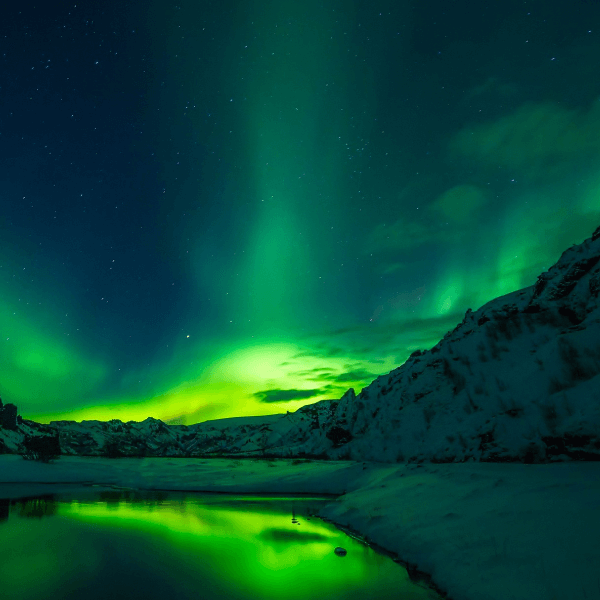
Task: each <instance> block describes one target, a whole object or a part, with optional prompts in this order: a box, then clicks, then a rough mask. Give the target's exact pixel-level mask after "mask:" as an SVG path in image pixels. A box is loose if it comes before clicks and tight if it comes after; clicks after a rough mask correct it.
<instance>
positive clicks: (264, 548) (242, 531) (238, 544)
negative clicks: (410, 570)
mask: <svg viewBox="0 0 600 600" xmlns="http://www.w3.org/2000/svg"><path fill="white" fill-rule="evenodd" d="M328 501H330V500H323V499H305V498H302V499H297V498H271V499H269V498H251V497H232V496H225V497H224V496H216V495H213V496H206V495H193V494H174V493H168V494H167V493H149V492H148V493H141V492H131V491H130V492H122V491H108V492H102V493H95V494H87V495H83V496H82V495H81V494H80V495H78V496H77V497H69V496H67V495H59V496H46V497H42V498H35V499H28V500H19V501H14V500H13V501H10V502H9V501H6V500H4V501H2V500H0V598H3V599H7V600H34V599H35V600H82V599H83V600H95V599H98V600H100V599H102V600H104V599H106V598H111V599H116V600H119V599H127V600H134V599H137V598H140V599H142V598H143V599H144V600H153V599H161V600H164V599H170V598H174V599H177V600H187V599H188V598H189V599H191V598H194V600H197V599H198V598H202V599H203V600H213V599H215V600H216V599H225V598H226V599H228V600H229V599H231V600H237V599H244V600H246V599H258V600H260V599H265V600H270V599H273V600H275V599H277V600H283V599H285V600H305V599H306V600H308V599H310V600H315V599H321V598H323V599H331V600H342V599H344V600H350V599H356V600H359V599H360V600H365V599H369V598H373V599H375V598H376V599H377V600H387V599H392V598H393V599H395V600H399V599H402V600H425V599H428V600H432V599H433V598H439V596H437V595H436V594H435V593H433V592H432V591H430V590H426V589H424V588H422V587H419V586H418V585H416V584H414V583H413V582H411V581H410V579H409V577H408V574H407V572H406V570H405V569H404V568H403V567H402V566H400V565H397V564H396V563H394V562H393V561H392V560H391V559H390V558H388V557H387V556H383V555H381V554H378V553H376V552H375V551H374V550H372V549H371V548H369V547H368V546H365V545H364V544H362V543H361V542H359V541H357V540H355V539H353V538H351V537H348V536H347V535H346V534H344V533H343V532H341V531H340V530H338V529H336V528H335V527H334V526H332V525H330V524H328V523H325V522H323V521H321V520H319V519H317V518H315V517H312V516H311V515H312V514H314V513H315V512H316V511H317V510H318V509H319V507H320V506H322V504H323V503H324V502H328ZM336 547H343V548H345V549H346V550H347V554H346V555H345V556H337V555H336V554H335V552H334V550H335V548H336Z"/></svg>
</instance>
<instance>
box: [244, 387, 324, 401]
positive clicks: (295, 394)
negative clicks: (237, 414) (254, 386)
mask: <svg viewBox="0 0 600 600" xmlns="http://www.w3.org/2000/svg"><path fill="white" fill-rule="evenodd" d="M325 391H326V390H323V389H319V390H294V389H291V390H277V389H276V390H263V391H262V392H255V393H254V394H252V395H253V396H254V397H255V398H256V399H257V400H258V401H259V402H292V401H294V400H306V399H307V398H314V397H316V396H321V395H322V394H323V393H325Z"/></svg>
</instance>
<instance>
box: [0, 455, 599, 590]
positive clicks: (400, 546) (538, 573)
mask: <svg viewBox="0 0 600 600" xmlns="http://www.w3.org/2000/svg"><path fill="white" fill-rule="evenodd" d="M51 483H60V484H62V485H61V486H59V487H56V488H55V486H48V485H47V484H51ZM91 483H93V484H105V485H114V486H122V487H129V488H136V489H156V490H185V491H206V492H230V493H232V492H234V493H264V494H269V493H273V494H334V495H338V494H340V496H339V497H337V498H336V499H335V500H333V499H332V502H331V503H329V504H327V506H326V507H325V508H324V509H323V510H322V511H321V516H323V517H324V518H327V519H328V520H331V521H332V522H334V523H336V524H338V525H340V526H343V527H348V528H350V529H352V530H354V531H357V532H359V533H360V534H361V535H363V536H364V537H365V538H366V539H368V540H369V541H371V542H373V543H375V544H377V545H379V546H381V547H382V548H385V549H387V550H388V551H390V552H392V553H394V554H396V555H397V556H398V557H399V559H400V560H401V561H403V562H405V563H408V564H410V565H411V566H413V567H415V568H416V569H418V570H419V571H423V572H425V573H428V574H430V575H431V577H432V579H433V582H434V583H435V584H436V585H437V586H438V587H439V588H440V589H442V590H444V591H445V592H447V593H448V595H449V597H450V598H452V600H521V599H523V600H553V599H554V598H556V599H557V600H559V599H560V600H568V599H570V598H573V599H575V598H577V599H578V600H580V599H583V598H588V599H592V598H600V575H598V573H599V572H600V568H599V567H600V463H599V462H567V463H555V464H541V465H524V464H514V463H513V464H498V463H496V464H494V463H462V464H429V463H424V464H422V465H393V464H384V463H362V462H350V461H340V462H334V461H322V462H321V461H315V462H299V461H291V460H282V461H259V460H239V461H234V460H225V459H224V460H220V459H207V460H197V459H170V458H163V459H157V458H146V459H119V460H111V459H102V458H82V457H62V458H61V459H60V460H59V461H57V462H56V463H54V464H40V463H32V462H27V461H24V460H22V459H21V457H19V456H12V455H4V456H0V498H11V497H12V498H14V497H19V496H20V497H22V496H23V495H27V494H29V493H32V494H39V493H40V491H39V490H40V489H47V490H48V491H60V490H61V489H63V490H65V489H68V488H69V487H70V486H71V485H74V484H91ZM39 484H44V485H42V486H41V485H39ZM28 490H29V491H28Z"/></svg>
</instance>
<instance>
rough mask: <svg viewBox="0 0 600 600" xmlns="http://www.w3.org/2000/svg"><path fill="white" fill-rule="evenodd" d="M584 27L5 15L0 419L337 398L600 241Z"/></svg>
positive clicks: (293, 11)
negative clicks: (566, 254) (3, 407)
mask: <svg viewBox="0 0 600 600" xmlns="http://www.w3.org/2000/svg"><path fill="white" fill-rule="evenodd" d="M599 17H600V5H599V4H598V3H594V2H583V1H581V2H576V3H575V4H569V5H567V4H565V3H562V2H546V1H545V2H542V1H535V0H534V1H531V2H510V1H509V2H502V3H500V2H497V3H491V5H484V4H477V3H475V4H474V3H472V2H425V3H418V4H417V5H416V6H412V5H411V4H410V3H403V2H396V1H394V2H392V1H391V0H382V1H381V2H375V3H373V2H368V3H367V2H361V1H358V0H356V1H351V2H348V1H344V2H341V1H337V2H336V1H325V2H317V1H316V0H307V1H306V2H302V3H300V2H293V1H291V0H285V1H277V2H275V1H259V0H256V1H253V2H232V1H228V0H225V1H220V2H185V1H184V2H181V3H179V4H170V3H165V2H161V1H155V2H150V3H148V2H125V3H124V2H119V3H117V2H111V1H108V2H103V3H102V4H98V3H91V2H77V4H74V3H67V2H54V3H52V5H51V6H49V5H47V4H43V5H37V4H36V3H32V2H25V3H24V4H23V3H22V4H19V5H18V6H17V5H15V6H12V7H9V8H6V9H5V10H4V14H3V19H2V23H1V24H0V45H1V49H0V97H1V100H2V109H1V111H0V158H1V162H0V176H1V178H2V187H1V188H0V235H1V240H2V241H1V245H0V334H1V337H0V364H1V365H2V366H1V370H0V393H1V394H2V397H3V399H4V400H5V401H13V402H16V403H17V404H18V405H19V407H20V409H21V412H22V413H23V414H24V416H28V417H32V418H38V419H41V420H44V419H49V418H55V417H57V416H62V417H73V418H113V417H116V418H123V419H130V418H131V419H141V418H144V417H145V416H149V415H152V416H155V417H159V418H163V419H167V420H169V419H170V420H179V421H181V422H194V421H198V420H203V419H205V418H212V417H218V416H231V415H236V414H258V413H267V412H281V411H284V410H286V409H291V410H293V409H295V408H298V407H299V406H301V405H302V404H305V403H307V402H311V401H314V400H316V399H320V398H330V397H333V398H335V397H339V396H340V395H341V394H342V393H343V391H344V390H345V388H347V387H348V386H350V385H352V386H354V387H357V388H360V387H361V386H362V385H365V384H367V383H368V382H369V381H370V380H371V379H372V378H373V377H374V376H375V375H377V374H379V373H382V372H386V371H388V370H390V369H391V368H393V367H394V366H397V365H398V364H400V363H401V362H402V361H403V360H404V359H405V358H406V356H407V355H408V354H409V353H410V352H411V351H412V350H414V349H416V348H424V347H429V346H431V345H432V344H434V343H435V342H436V341H437V340H438V339H439V337H441V336H442V335H443V334H444V333H445V332H446V331H447V330H448V329H450V328H452V327H453V325H454V324H455V323H456V322H457V321H458V320H460V319H461V317H462V313H464V311H465V310H466V309H467V308H469V307H471V308H478V306H480V305H481V304H482V303H484V302H485V301H487V300H489V299H491V298H493V297H495V296H497V295H500V294H504V293H507V292H510V291H512V290H514V289H517V288H519V287H522V286H525V285H531V284H532V283H533V282H534V281H535V277H536V276H537V274H538V273H539V272H540V271H541V270H542V269H544V268H547V267H548V266H550V264H552V262H553V261H555V260H556V259H557V258H558V256H559V254H560V252H561V251H562V249H564V248H565V247H566V246H568V245H570V244H572V243H576V242H579V241H581V239H583V238H584V237H586V236H588V235H589V234H590V233H591V231H592V230H593V229H594V227H595V226H597V224H598V221H600V219H599V213H600V200H599V193H600V192H599V190H600V187H599V186H600V172H598V167H597V165H598V164H599V163H598V158H599V154H600V142H598V140H599V139H600V104H599V102H598V99H599V92H600V90H599V87H600V84H598V82H597V77H596V70H597V65H598V62H599V59H600V45H599V38H598V36H599V35H600V27H598V26H599V25H600V20H599Z"/></svg>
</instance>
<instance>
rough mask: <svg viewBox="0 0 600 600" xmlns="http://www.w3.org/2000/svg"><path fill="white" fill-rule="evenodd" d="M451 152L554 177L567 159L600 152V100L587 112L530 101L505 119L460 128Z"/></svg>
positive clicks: (451, 145)
mask: <svg viewBox="0 0 600 600" xmlns="http://www.w3.org/2000/svg"><path fill="white" fill-rule="evenodd" d="M449 151H450V153H451V154H453V155H456V154H460V155H462V156H464V157H466V158H469V159H471V160H474V161H477V162H479V163H483V164H486V165H489V166H493V167H494V168H496V169H497V168H498V166H503V167H509V168H513V169H519V170H520V171H522V172H523V171H527V172H531V171H532V170H533V171H534V172H535V173H536V174H538V175H541V174H542V173H550V172H552V171H556V168H557V166H558V165H560V164H561V163H565V161H567V162H570V161H568V159H578V158H581V157H583V156H586V155H590V154H598V153H599V152H600V102H597V101H596V102H594V104H592V106H591V107H590V108H589V109H588V110H583V109H569V108H565V107H563V106H560V105H558V104H555V103H551V102H543V103H526V104H523V105H522V106H520V107H519V108H518V109H517V110H515V111H513V112H512V113H510V114H508V115H505V116H504V117H501V118H499V119H496V120H494V121H490V122H488V123H483V124H481V125H473V126H468V127H465V128H463V129H461V130H460V131H459V132H458V133H457V134H456V135H455V136H454V138H453V139H452V140H451V141H450V144H449Z"/></svg>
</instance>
